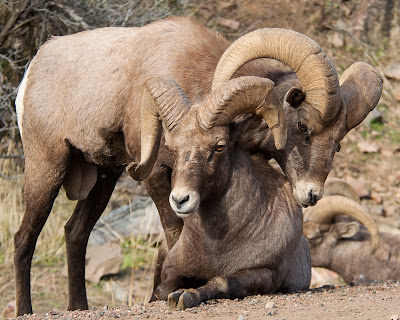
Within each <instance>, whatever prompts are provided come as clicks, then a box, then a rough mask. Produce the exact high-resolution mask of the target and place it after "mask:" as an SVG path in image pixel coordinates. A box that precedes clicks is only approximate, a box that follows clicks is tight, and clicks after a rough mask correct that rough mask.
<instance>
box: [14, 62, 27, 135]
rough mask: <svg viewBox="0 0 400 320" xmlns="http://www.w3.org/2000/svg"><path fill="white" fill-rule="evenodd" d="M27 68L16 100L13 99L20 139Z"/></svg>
mask: <svg viewBox="0 0 400 320" xmlns="http://www.w3.org/2000/svg"><path fill="white" fill-rule="evenodd" d="M29 68H30V65H29V67H28V69H27V70H26V72H25V74H24V77H23V79H22V81H21V83H20V85H19V87H18V94H17V98H16V99H15V107H16V110H17V120H18V128H19V134H20V135H21V138H22V114H23V113H24V96H25V89H26V82H27V79H28V73H29Z"/></svg>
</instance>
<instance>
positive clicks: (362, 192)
mask: <svg viewBox="0 0 400 320" xmlns="http://www.w3.org/2000/svg"><path fill="white" fill-rule="evenodd" d="M345 180H346V181H347V182H348V183H349V184H350V185H351V186H352V187H353V188H354V189H355V190H356V192H357V194H358V196H359V197H360V199H369V198H370V197H371V189H370V187H369V183H367V181H365V179H364V178H362V177H360V178H358V179H354V178H352V177H346V179H345Z"/></svg>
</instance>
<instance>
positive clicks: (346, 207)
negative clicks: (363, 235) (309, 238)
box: [304, 195, 379, 251]
mask: <svg viewBox="0 0 400 320" xmlns="http://www.w3.org/2000/svg"><path fill="white" fill-rule="evenodd" d="M305 211H306V213H305V215H304V221H305V222H306V221H311V222H315V223H319V224H329V223H330V222H331V221H332V219H333V218H334V217H336V216H339V215H347V216H350V217H353V218H354V219H356V220H358V221H360V222H361V223H362V224H363V225H364V226H365V227H366V228H367V229H368V231H369V233H370V235H371V242H372V248H373V250H374V251H375V250H376V248H377V247H378V245H379V232H378V227H377V226H376V223H375V222H374V220H373V219H372V218H371V216H370V215H369V214H368V212H366V211H365V210H364V208H363V207H362V206H361V205H360V204H359V203H357V202H356V201H354V200H352V199H349V198H346V197H343V196H338V195H336V196H329V197H326V198H322V199H321V200H319V201H318V203H317V205H316V206H314V207H310V208H307V210H305Z"/></svg>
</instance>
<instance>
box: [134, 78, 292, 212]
mask: <svg viewBox="0 0 400 320" xmlns="http://www.w3.org/2000/svg"><path fill="white" fill-rule="evenodd" d="M143 97H144V101H143V105H142V106H143V108H142V132H141V138H142V145H141V149H142V154H141V162H140V163H139V164H138V165H137V164H131V165H129V166H128V168H127V170H128V172H129V174H130V175H131V176H132V177H133V178H134V179H136V180H138V179H143V178H145V177H146V175H147V174H148V173H149V172H150V170H151V167H152V166H153V165H154V162H155V159H156V157H157V150H158V146H159V143H160V134H161V130H162V127H163V128H164V136H165V147H166V148H167V149H168V150H169V152H170V154H171V156H172V158H173V159H174V164H173V168H172V177H171V179H172V181H171V186H172V191H171V194H170V204H171V207H172V209H173V210H174V211H175V212H177V214H178V215H180V216H182V217H183V216H188V215H189V214H191V213H194V212H195V211H196V209H197V208H198V206H199V204H200V201H202V200H203V199H205V198H207V199H208V198H210V197H214V196H218V194H219V192H220V193H222V192H224V190H225V188H226V186H227V184H228V178H229V171H230V159H229V154H230V149H231V148H232V140H231V139H230V124H231V122H232V121H233V119H234V118H235V117H236V116H238V115H240V114H244V113H253V114H254V115H257V116H259V117H262V118H263V119H264V120H265V121H266V122H267V123H268V125H269V127H270V128H271V134H272V135H273V140H274V142H275V143H274V146H275V148H277V149H281V148H284V146H285V144H286V126H285V125H286V120H285V117H284V113H283V111H282V109H281V108H280V106H279V101H278V98H277V96H276V93H275V91H274V83H273V82H272V81H271V80H269V79H263V78H259V77H241V78H237V79H233V80H231V81H229V82H227V83H225V84H223V85H221V86H220V87H219V88H218V89H217V90H215V91H213V92H211V93H210V94H209V95H207V96H206V97H205V98H204V99H203V100H202V101H201V102H200V103H197V104H194V105H192V104H191V103H190V101H189V100H188V99H187V97H186V96H185V95H184V93H183V92H182V90H181V89H180V88H179V86H178V85H177V84H176V83H175V82H174V81H172V80H164V79H160V78H154V79H150V80H148V81H147V82H146V83H145V85H144V94H143Z"/></svg>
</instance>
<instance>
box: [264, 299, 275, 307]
mask: <svg viewBox="0 0 400 320" xmlns="http://www.w3.org/2000/svg"><path fill="white" fill-rule="evenodd" d="M275 307H276V305H275V303H274V302H272V301H271V302H268V303H267V304H266V305H265V309H273V308H275Z"/></svg>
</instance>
